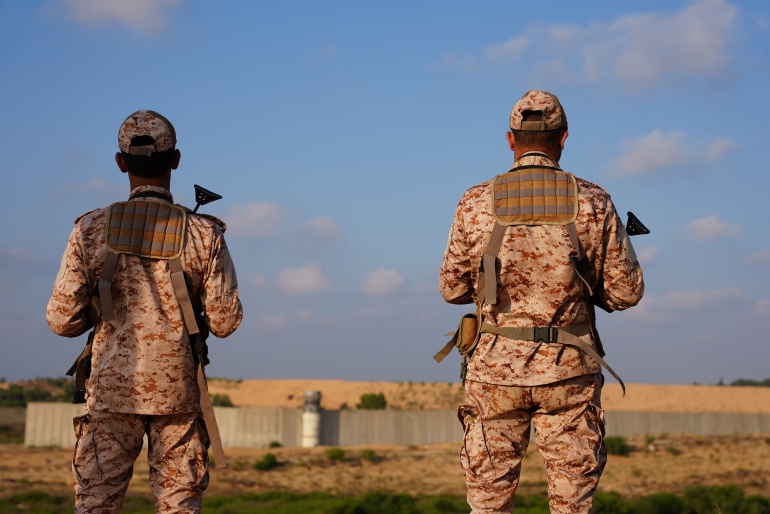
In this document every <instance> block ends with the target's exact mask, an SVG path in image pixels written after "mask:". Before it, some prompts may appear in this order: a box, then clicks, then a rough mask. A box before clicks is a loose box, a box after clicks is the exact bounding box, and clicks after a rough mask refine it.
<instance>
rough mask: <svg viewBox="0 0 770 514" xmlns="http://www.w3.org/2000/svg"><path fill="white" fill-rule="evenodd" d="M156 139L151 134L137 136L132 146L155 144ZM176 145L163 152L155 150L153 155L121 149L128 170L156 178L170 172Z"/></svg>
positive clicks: (138, 175) (143, 176) (145, 176)
mask: <svg viewBox="0 0 770 514" xmlns="http://www.w3.org/2000/svg"><path fill="white" fill-rule="evenodd" d="M154 144H155V140H153V138H151V137H150V136H137V137H135V138H132V139H131V145H132V146H146V145H154ZM175 152H176V147H173V146H172V147H171V148H169V149H168V150H165V151H163V152H153V153H152V154H151V155H132V154H130V153H127V152H123V151H121V152H120V153H121V154H122V155H123V161H124V162H125V163H126V167H127V168H128V171H130V172H131V173H132V174H133V175H136V176H137V177H141V178H156V177H160V176H161V175H163V174H165V173H168V172H169V171H170V170H171V164H172V162H173V161H174V153H175Z"/></svg>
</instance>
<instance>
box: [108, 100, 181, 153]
mask: <svg viewBox="0 0 770 514" xmlns="http://www.w3.org/2000/svg"><path fill="white" fill-rule="evenodd" d="M138 136H149V137H151V138H152V139H153V141H155V143H154V144H152V145H145V146H131V140H132V139H133V138H135V137H138ZM118 146H120V151H121V152H125V153H129V154H131V155H152V153H154V152H165V151H166V150H170V149H171V148H174V146H176V131H175V130H174V126H173V125H172V124H171V122H170V121H168V120H167V119H166V118H165V117H164V116H162V115H160V114H158V113H157V112H155V111H136V112H135V113H133V114H131V115H130V116H129V117H128V118H126V119H125V121H123V124H122V125H121V126H120V130H118Z"/></svg>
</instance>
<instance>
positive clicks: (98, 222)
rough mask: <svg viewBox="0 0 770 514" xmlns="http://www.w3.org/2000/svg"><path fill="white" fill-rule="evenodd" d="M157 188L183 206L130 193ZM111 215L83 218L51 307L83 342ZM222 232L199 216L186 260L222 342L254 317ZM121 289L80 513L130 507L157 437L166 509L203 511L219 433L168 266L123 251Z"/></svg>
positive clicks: (98, 341)
mask: <svg viewBox="0 0 770 514" xmlns="http://www.w3.org/2000/svg"><path fill="white" fill-rule="evenodd" d="M124 126H125V125H124ZM123 128H124V127H121V134H122V133H123ZM129 140H130V138H129ZM158 140H160V138H158ZM121 142H122V140H121ZM174 143H175V137H174ZM121 146H123V145H121ZM172 146H173V145H172ZM147 193H149V194H151V195H154V196H155V198H152V201H157V202H169V203H173V198H172V196H171V193H170V192H169V191H168V190H166V189H165V188H161V187H156V186H141V187H137V188H135V189H134V190H132V191H131V198H133V197H136V196H137V195H141V194H147ZM106 216H107V209H106V208H105V209H97V210H94V211H91V212H88V213H86V214H84V215H82V216H81V217H79V218H78V219H77V220H76V222H75V228H74V229H73V231H72V233H71V235H70V238H69V242H68V244H67V249H66V251H65V253H64V258H63V260H62V265H61V269H60V270H59V274H58V276H57V278H56V282H55V284H54V288H53V293H52V295H51V298H50V300H49V303H48V308H47V318H48V324H49V326H50V328H51V330H53V331H54V332H55V333H57V334H59V335H62V336H67V337H75V336H78V335H80V334H83V333H84V332H86V331H87V330H88V329H89V328H91V327H92V326H93V325H94V322H93V321H92V320H91V319H90V317H89V306H90V303H91V296H92V295H93V294H94V291H96V290H97V284H98V281H99V277H100V274H101V271H102V265H103V263H104V261H105V256H106V253H107V248H106V245H105V243H104V234H105V220H106ZM220 225H221V226H220ZM223 232H224V224H223V223H221V222H219V221H218V220H216V219H215V218H209V217H206V216H202V215H196V214H193V213H189V215H188V216H187V227H186V236H185V243H184V249H183V252H182V255H181V257H180V259H181V263H182V267H183V269H184V272H185V278H186V279H187V288H188V291H189V293H190V297H191V298H193V299H200V302H201V304H202V306H203V309H204V311H205V314H206V315H205V320H206V325H207V328H208V329H209V330H210V331H211V333H213V334H214V335H216V336H218V337H226V336H228V335H229V334H231V333H232V332H233V331H234V330H235V329H236V328H237V327H238V325H239V324H240V322H241V318H242V316H243V313H242V308H241V303H240V300H239V298H238V289H237V287H238V283H237V279H236V275H235V269H234V267H233V262H232V259H231V258H230V254H229V252H228V249H227V245H226V243H225V240H224V236H223ZM112 290H113V303H114V312H115V316H114V318H115V319H113V320H109V321H108V320H103V319H99V320H98V321H97V322H96V327H95V334H94V341H93V350H92V364H91V366H92V369H91V376H90V378H89V380H88V384H87V399H86V408H87V414H86V415H85V416H83V417H79V418H75V432H76V435H77V444H76V447H75V455H74V458H73V473H74V478H75V489H76V507H75V511H76V512H119V510H120V506H121V502H122V499H123V495H124V494H125V490H126V487H127V486H128V481H129V480H130V478H131V473H132V466H133V463H134V461H135V459H136V457H137V455H138V454H139V452H140V450H141V448H142V442H143V441H142V438H143V436H144V434H147V438H148V458H149V461H150V481H151V484H152V488H153V491H154V492H155V495H156V510H157V511H158V512H197V511H199V510H200V503H201V495H202V493H203V490H204V489H205V488H206V486H207V484H208V453H207V447H208V443H209V440H208V435H207V432H206V429H205V425H204V423H203V420H202V419H201V417H200V405H199V391H198V385H197V383H196V365H195V362H194V359H193V354H192V353H193V352H192V350H191V345H190V340H189V336H188V334H187V330H186V329H185V324H184V321H183V318H182V313H181V309H180V306H179V303H178V301H177V299H176V295H175V292H174V288H173V285H172V283H171V278H170V273H169V265H168V261H166V260H154V259H144V258H141V257H138V256H135V255H126V254H121V255H120V256H119V257H118V262H117V266H116V269H115V274H114V278H113V281H112Z"/></svg>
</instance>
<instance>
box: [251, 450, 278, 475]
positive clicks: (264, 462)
mask: <svg viewBox="0 0 770 514" xmlns="http://www.w3.org/2000/svg"><path fill="white" fill-rule="evenodd" d="M278 464H279V463H278V457H276V456H275V455H274V454H272V453H266V454H265V455H264V456H263V457H262V459H261V460H258V461H257V462H255V463H254V469H257V470H259V471H270V470H271V469H275V468H276V467H278Z"/></svg>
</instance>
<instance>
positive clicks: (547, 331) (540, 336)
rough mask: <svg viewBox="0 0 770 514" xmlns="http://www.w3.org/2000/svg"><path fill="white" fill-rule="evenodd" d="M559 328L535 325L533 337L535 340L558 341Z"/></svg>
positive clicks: (544, 341)
mask: <svg viewBox="0 0 770 514" xmlns="http://www.w3.org/2000/svg"><path fill="white" fill-rule="evenodd" d="M557 334H558V330H557V329H555V328H553V327H535V330H534V334H533V336H532V337H533V338H534V340H535V342H543V343H553V342H556V341H557V339H558V338H557Z"/></svg>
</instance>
